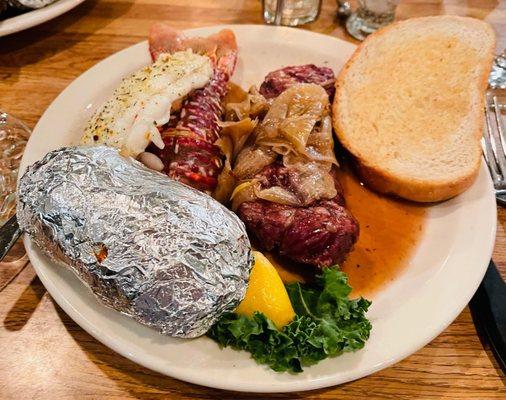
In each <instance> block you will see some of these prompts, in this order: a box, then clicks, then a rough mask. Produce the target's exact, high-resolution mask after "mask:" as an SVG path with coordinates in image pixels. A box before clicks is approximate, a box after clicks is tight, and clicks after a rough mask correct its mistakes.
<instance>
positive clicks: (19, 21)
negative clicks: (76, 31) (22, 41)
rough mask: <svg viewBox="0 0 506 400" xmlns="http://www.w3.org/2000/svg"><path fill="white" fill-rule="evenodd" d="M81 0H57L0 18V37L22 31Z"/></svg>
mask: <svg viewBox="0 0 506 400" xmlns="http://www.w3.org/2000/svg"><path fill="white" fill-rule="evenodd" d="M83 1H84V0H57V1H56V2H54V3H52V4H50V5H48V6H46V7H42V8H39V9H36V10H31V11H26V12H24V13H23V14H19V15H16V16H14V17H11V18H7V19H0V37H1V36H6V35H10V34H11V33H15V32H19V31H23V30H25V29H28V28H31V27H32V26H36V25H39V24H42V23H43V22H46V21H49V20H50V19H53V18H56V17H58V16H60V15H62V14H64V13H66V12H67V11H69V10H71V9H73V8H74V7H76V6H78V5H79V4H81V3H82V2H83ZM0 18H1V16H0Z"/></svg>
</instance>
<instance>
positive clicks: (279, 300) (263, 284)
mask: <svg viewBox="0 0 506 400" xmlns="http://www.w3.org/2000/svg"><path fill="white" fill-rule="evenodd" d="M253 255H254V256H255V264H254V265H253V268H252V270H251V275H250V280H249V285H248V289H247V290H246V296H245V297H244V299H243V301H242V302H241V303H240V304H239V306H238V307H237V309H236V310H235V312H236V313H237V314H241V315H246V316H248V317H252V316H253V314H254V313H255V311H259V312H261V313H263V314H264V315H265V316H266V317H267V318H269V319H270V320H271V321H272V322H274V324H275V325H276V327H277V328H278V329H282V328H283V327H284V326H285V325H286V324H288V323H289V322H291V321H292V320H293V319H294V317H295V312H294V311H293V307H292V303H291V302H290V298H289V297H288V293H287V292H286V289H285V286H284V285H283V281H282V280H281V278H280V277H279V274H278V271H276V268H274V266H273V265H272V264H271V262H270V261H269V260H268V259H267V258H265V256H264V255H263V254H262V253H260V252H258V251H254V252H253Z"/></svg>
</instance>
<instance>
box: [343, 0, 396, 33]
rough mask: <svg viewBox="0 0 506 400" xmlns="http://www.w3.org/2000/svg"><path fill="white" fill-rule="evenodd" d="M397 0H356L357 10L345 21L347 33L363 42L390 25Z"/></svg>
mask: <svg viewBox="0 0 506 400" xmlns="http://www.w3.org/2000/svg"><path fill="white" fill-rule="evenodd" d="M398 4H399V0H358V8H357V10H356V11H355V12H354V13H352V14H351V16H350V17H349V18H348V20H347V21H346V29H347V31H348V33H349V34H350V35H351V36H353V37H354V38H355V39H358V40H364V39H365V38H366V37H367V35H369V34H371V33H373V32H374V31H376V30H378V29H379V28H381V27H383V26H385V25H388V24H390V23H391V22H393V20H394V18H395V9H396V8H397V5H398Z"/></svg>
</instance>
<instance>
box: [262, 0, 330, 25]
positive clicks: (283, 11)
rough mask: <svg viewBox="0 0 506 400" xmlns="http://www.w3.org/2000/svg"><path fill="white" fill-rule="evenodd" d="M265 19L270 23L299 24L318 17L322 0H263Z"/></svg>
mask: <svg viewBox="0 0 506 400" xmlns="http://www.w3.org/2000/svg"><path fill="white" fill-rule="evenodd" d="M262 5H263V14H264V21H265V22H266V23H268V24H274V25H287V26H297V25H302V24H307V23H308V22H312V21H314V20H316V18H318V15H319V14H320V9H321V5H322V2H321V0H263V1H262Z"/></svg>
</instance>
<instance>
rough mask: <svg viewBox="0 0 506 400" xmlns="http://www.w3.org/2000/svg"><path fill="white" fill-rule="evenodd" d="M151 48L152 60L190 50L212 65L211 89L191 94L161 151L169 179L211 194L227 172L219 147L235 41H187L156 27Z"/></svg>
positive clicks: (228, 36)
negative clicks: (223, 105)
mask: <svg viewBox="0 0 506 400" xmlns="http://www.w3.org/2000/svg"><path fill="white" fill-rule="evenodd" d="M149 45H150V52H151V56H152V57H153V59H156V58H157V57H158V56H159V55H160V54H163V53H167V52H168V53H173V52H177V51H181V50H185V49H188V48H191V49H192V50H193V51H194V52H196V53H200V54H203V55H206V56H208V57H209V58H210V59H211V61H212V63H213V69H214V71H213V75H212V77H211V79H210V81H209V83H208V84H207V85H206V86H205V87H203V88H202V89H197V90H195V91H194V92H192V93H191V94H190V95H189V96H188V97H187V98H186V99H185V100H184V102H183V104H182V106H181V109H180V112H179V119H178V121H177V123H176V122H175V121H173V120H172V121H171V122H172V124H170V125H168V126H167V127H166V129H164V130H162V132H161V135H162V139H163V142H164V144H165V147H164V149H163V150H161V151H158V155H159V156H160V158H161V160H162V162H163V163H164V165H165V169H164V171H165V173H166V174H167V175H168V176H169V177H170V178H172V179H175V180H178V181H181V182H184V183H186V184H188V185H190V186H193V187H195V188H196V189H199V190H202V191H205V192H207V193H212V192H213V191H214V190H215V188H216V185H217V182H218V175H219V174H220V172H221V170H222V168H223V161H222V154H221V150H220V148H219V147H218V146H216V145H215V144H214V143H215V142H216V140H217V139H218V138H219V132H220V127H219V125H218V121H219V120H220V118H221V115H222V113H223V110H222V106H221V101H222V99H223V97H224V96H225V94H226V92H227V82H228V81H229V79H230V76H231V75H232V73H233V71H234V68H235V64H236V61H237V44H236V42H235V36H234V34H233V32H232V31H230V30H228V29H224V30H222V31H220V32H218V33H217V34H215V35H211V36H209V37H208V38H186V37H185V36H183V35H182V34H181V33H180V32H177V31H175V30H173V29H171V28H170V27H167V26H165V25H163V24H156V25H154V26H153V28H152V30H151V32H150V35H149Z"/></svg>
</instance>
